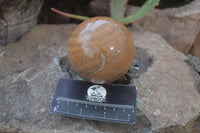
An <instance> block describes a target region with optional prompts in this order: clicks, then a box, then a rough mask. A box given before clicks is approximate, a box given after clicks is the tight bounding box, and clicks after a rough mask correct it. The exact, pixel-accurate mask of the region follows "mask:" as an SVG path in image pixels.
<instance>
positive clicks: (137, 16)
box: [119, 0, 159, 24]
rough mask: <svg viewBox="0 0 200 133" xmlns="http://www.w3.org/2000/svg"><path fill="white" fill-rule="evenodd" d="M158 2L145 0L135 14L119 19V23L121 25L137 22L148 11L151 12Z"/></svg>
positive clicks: (157, 0)
mask: <svg viewBox="0 0 200 133" xmlns="http://www.w3.org/2000/svg"><path fill="white" fill-rule="evenodd" d="M158 3H159V0H147V1H146V2H145V3H144V4H143V5H142V7H141V8H140V9H138V10H137V11H136V12H135V13H133V14H132V15H130V16H127V17H125V18H122V19H120V20H119V21H120V22H121V23H123V24H127V23H132V22H133V21H135V20H138V19H140V18H142V17H143V16H145V15H146V14H147V13H148V12H149V11H150V10H152V9H153V8H154V7H155V6H156V5H158Z"/></svg>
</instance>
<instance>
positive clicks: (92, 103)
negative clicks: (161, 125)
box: [57, 97, 134, 111]
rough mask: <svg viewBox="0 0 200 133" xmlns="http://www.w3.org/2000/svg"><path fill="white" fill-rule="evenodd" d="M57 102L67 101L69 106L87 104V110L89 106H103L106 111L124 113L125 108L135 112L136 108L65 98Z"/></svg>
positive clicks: (58, 99)
mask: <svg viewBox="0 0 200 133" xmlns="http://www.w3.org/2000/svg"><path fill="white" fill-rule="evenodd" d="M57 101H58V102H59V101H65V102H67V104H69V102H73V103H81V104H86V108H87V105H95V106H103V107H104V110H106V107H111V108H114V110H115V108H123V111H124V108H126V109H133V110H134V106H131V105H121V104H107V103H97V102H90V101H82V100H77V99H70V98H63V97H58V98H57ZM76 106H78V105H77V104H76Z"/></svg>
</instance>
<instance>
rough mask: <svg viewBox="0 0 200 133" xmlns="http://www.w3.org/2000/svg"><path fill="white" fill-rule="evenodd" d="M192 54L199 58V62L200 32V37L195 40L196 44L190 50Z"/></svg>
mask: <svg viewBox="0 0 200 133" xmlns="http://www.w3.org/2000/svg"><path fill="white" fill-rule="evenodd" d="M190 52H191V53H192V54H193V55H194V56H196V57H198V58H199V61H200V32H199V34H198V36H197V37H196V39H195V42H194V44H193V46H192V48H191V50H190Z"/></svg>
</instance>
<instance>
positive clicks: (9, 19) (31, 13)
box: [0, 0, 44, 45]
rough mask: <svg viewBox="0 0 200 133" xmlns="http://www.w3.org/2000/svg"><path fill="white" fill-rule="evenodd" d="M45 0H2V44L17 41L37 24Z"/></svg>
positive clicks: (0, 13)
mask: <svg viewBox="0 0 200 133" xmlns="http://www.w3.org/2000/svg"><path fill="white" fill-rule="evenodd" d="M43 1H44V0H15V1H13V0H0V45H6V44H7V43H11V42H16V41H18V40H19V38H20V37H21V36H22V35H24V33H26V32H27V31H29V30H30V29H31V28H33V27H34V26H35V25H36V24H37V16H38V14H39V11H40V8H41V6H42V3H43Z"/></svg>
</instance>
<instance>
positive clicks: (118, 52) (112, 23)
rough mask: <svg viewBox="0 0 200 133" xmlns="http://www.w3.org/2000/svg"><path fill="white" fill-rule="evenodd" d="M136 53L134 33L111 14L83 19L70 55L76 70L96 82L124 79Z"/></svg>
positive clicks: (74, 35) (72, 36)
mask: <svg viewBox="0 0 200 133" xmlns="http://www.w3.org/2000/svg"><path fill="white" fill-rule="evenodd" d="M134 52H135V47H134V42H133V38H132V36H131V33H130V32H129V31H128V29H127V28H126V27H125V26H124V25H123V24H122V23H120V22H118V21H116V20H114V19H112V18H109V17H94V18H91V19H88V20H86V21H84V22H82V23H81V24H80V25H78V26H77V28H76V29H75V30H74V32H73V33H72V34H71V36H70V38H69V41H68V58H69V61H70V63H71V65H72V67H73V69H74V71H75V72H76V73H77V74H78V75H79V76H81V77H82V78H84V79H85V80H87V81H90V82H93V83H95V84H103V83H109V82H113V81H115V80H117V79H119V78H121V77H122V76H123V75H124V74H125V73H126V72H127V71H128V69H129V67H130V65H131V63H132V61H133V58H134Z"/></svg>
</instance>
